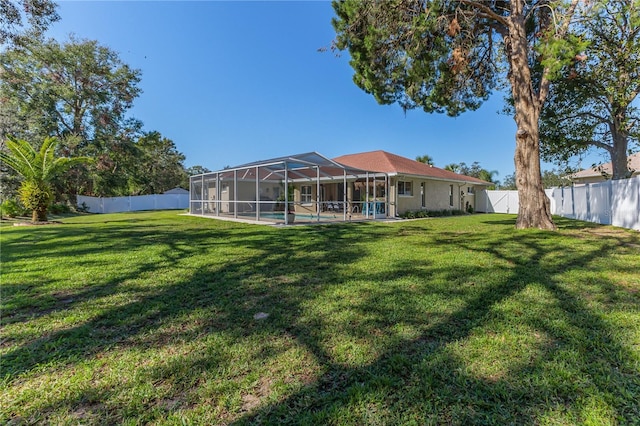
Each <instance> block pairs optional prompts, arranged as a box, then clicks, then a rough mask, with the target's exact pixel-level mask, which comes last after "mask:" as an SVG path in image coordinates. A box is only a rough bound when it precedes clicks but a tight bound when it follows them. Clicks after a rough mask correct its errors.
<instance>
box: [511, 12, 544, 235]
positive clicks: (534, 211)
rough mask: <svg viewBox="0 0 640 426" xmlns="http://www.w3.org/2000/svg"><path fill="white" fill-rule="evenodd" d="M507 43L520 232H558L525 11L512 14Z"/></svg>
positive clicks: (517, 224)
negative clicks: (543, 168) (545, 176)
mask: <svg viewBox="0 0 640 426" xmlns="http://www.w3.org/2000/svg"><path fill="white" fill-rule="evenodd" d="M513 4H521V2H513ZM516 7H517V6H516ZM518 12H519V13H518ZM505 41H506V47H507V56H508V58H509V68H510V69H509V80H510V82H511V91H512V95H513V100H514V107H515V121H516V124H517V127H518V130H517V132H516V150H515V157H514V162H515V168H516V186H517V188H518V197H519V204H520V206H519V209H518V219H517V221H516V228H518V229H524V228H540V229H556V226H555V224H554V223H553V219H552V218H551V206H550V202H549V199H548V198H547V196H546V194H545V192H544V187H543V186H542V175H541V173H540V143H539V132H538V120H539V118H540V111H541V110H542V102H541V99H539V95H538V94H537V93H536V91H535V90H534V88H533V84H532V80H531V72H530V69H529V63H528V60H527V57H528V55H527V54H528V43H527V37H526V32H525V24H524V17H523V15H522V10H519V11H518V10H512V16H511V19H510V21H509V34H508V37H507V39H506V40H505Z"/></svg>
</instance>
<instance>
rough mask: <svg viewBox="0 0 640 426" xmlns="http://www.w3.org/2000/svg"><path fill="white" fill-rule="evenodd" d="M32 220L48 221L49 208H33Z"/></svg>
mask: <svg viewBox="0 0 640 426" xmlns="http://www.w3.org/2000/svg"><path fill="white" fill-rule="evenodd" d="M31 221H32V222H46V221H47V208H46V207H44V208H37V209H33V211H32V212H31Z"/></svg>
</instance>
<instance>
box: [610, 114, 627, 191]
mask: <svg viewBox="0 0 640 426" xmlns="http://www.w3.org/2000/svg"><path fill="white" fill-rule="evenodd" d="M612 127H613V128H612V129H611V132H612V136H613V149H611V151H609V152H610V153H611V174H612V177H611V179H613V180H618V179H627V178H629V177H631V176H629V165H628V164H627V162H628V158H627V148H628V146H629V138H628V136H627V135H626V134H625V133H624V132H622V131H620V130H619V129H621V128H622V125H621V124H620V120H616V123H615V125H614V126H612Z"/></svg>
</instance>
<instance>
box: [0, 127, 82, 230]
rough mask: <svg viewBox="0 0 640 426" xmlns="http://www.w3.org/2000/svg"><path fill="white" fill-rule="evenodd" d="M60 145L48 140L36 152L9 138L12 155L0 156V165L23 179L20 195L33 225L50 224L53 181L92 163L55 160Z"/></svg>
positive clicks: (65, 158) (18, 140)
mask: <svg viewBox="0 0 640 426" xmlns="http://www.w3.org/2000/svg"><path fill="white" fill-rule="evenodd" d="M57 145H58V140H57V139H56V138H53V137H48V138H45V140H44V142H43V143H42V146H41V147H40V150H39V151H36V150H35V149H34V148H33V147H32V146H31V144H30V143H29V142H27V141H25V140H22V139H16V138H14V137H11V136H9V137H8V138H7V141H6V147H7V149H8V150H9V152H0V161H2V162H3V163H5V164H6V165H7V166H9V167H11V168H12V169H13V170H15V171H16V172H17V173H18V174H19V175H20V176H22V177H23V179H24V180H23V181H22V183H21V184H20V188H19V189H18V195H19V196H20V201H22V204H24V206H25V207H26V208H28V209H31V210H32V212H33V213H32V216H31V220H32V221H33V222H38V221H46V220H47V209H48V208H49V204H50V203H51V200H52V198H53V190H52V189H51V184H50V182H51V180H52V179H53V178H54V177H56V176H58V175H59V174H61V173H63V172H65V171H66V170H68V169H69V168H71V167H73V166H75V165H76V164H82V163H87V162H89V161H91V159H90V158H87V157H75V158H67V157H58V158H55V150H56V146H57Z"/></svg>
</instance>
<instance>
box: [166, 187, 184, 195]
mask: <svg viewBox="0 0 640 426" xmlns="http://www.w3.org/2000/svg"><path fill="white" fill-rule="evenodd" d="M188 193H189V191H187V190H186V189H184V188H180V187H175V188H173V189H169V190H168V191H164V192H163V194H172V195H185V194H188Z"/></svg>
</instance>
